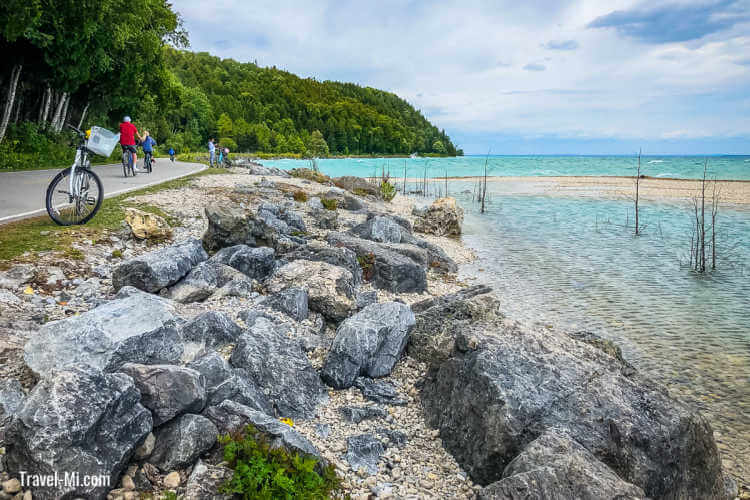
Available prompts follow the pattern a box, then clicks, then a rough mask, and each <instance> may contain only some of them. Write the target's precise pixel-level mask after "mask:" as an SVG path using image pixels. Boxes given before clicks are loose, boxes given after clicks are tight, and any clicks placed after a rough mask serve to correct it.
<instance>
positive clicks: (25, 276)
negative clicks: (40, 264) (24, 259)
mask: <svg viewBox="0 0 750 500" xmlns="http://www.w3.org/2000/svg"><path fill="white" fill-rule="evenodd" d="M32 279H34V266H33V265H32V264H16V265H15V266H13V267H11V268H10V269H8V270H7V271H0V288H7V289H8V290H16V289H18V288H19V287H20V286H21V285H24V284H26V283H28V282H29V281H31V280H32Z"/></svg>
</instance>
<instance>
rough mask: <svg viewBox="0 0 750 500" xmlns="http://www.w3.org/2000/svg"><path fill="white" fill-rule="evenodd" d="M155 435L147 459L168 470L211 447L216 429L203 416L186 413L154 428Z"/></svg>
mask: <svg viewBox="0 0 750 500" xmlns="http://www.w3.org/2000/svg"><path fill="white" fill-rule="evenodd" d="M154 435H155V436H156V443H155V444H154V451H153V453H151V456H150V457H149V462H150V463H152V464H154V465H155V466H157V467H158V468H159V469H160V470H161V471H162V472H165V473H167V472H171V471H173V470H175V469H182V468H184V467H187V466H189V465H192V464H193V463H194V462H195V461H196V460H198V458H199V457H200V456H201V455H202V454H204V453H205V452H207V451H208V450H210V449H211V448H212V447H213V445H214V444H215V443H216V438H217V437H218V435H219V431H218V430H217V429H216V426H215V425H214V424H213V422H211V421H210V420H209V419H207V418H206V417H203V416H201V415H193V414H192V413H186V414H184V415H181V416H179V417H177V418H175V419H173V420H171V421H169V422H168V423H167V424H166V425H163V426H161V427H159V428H158V429H156V431H154Z"/></svg>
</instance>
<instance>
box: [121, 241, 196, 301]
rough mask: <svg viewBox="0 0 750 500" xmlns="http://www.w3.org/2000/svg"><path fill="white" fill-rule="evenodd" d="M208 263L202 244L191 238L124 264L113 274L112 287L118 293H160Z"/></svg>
mask: <svg viewBox="0 0 750 500" xmlns="http://www.w3.org/2000/svg"><path fill="white" fill-rule="evenodd" d="M206 259H208V255H207V254H206V251H205V250H203V247H202V246H201V242H200V241H199V240H196V239H195V238H190V239H188V240H185V241H182V242H180V243H176V244H174V245H171V246H168V247H165V248H160V249H158V250H154V251H153V252H149V253H147V254H144V255H141V256H138V257H135V258H133V259H130V260H127V261H125V262H123V263H122V264H120V265H119V266H117V267H115V268H114V270H113V271H112V286H113V287H114V288H115V291H118V290H119V289H120V288H122V287H124V286H134V287H135V288H138V289H139V290H144V291H146V292H151V293H154V292H158V291H159V290H161V289H162V288H166V287H168V286H170V285H174V284H175V283H177V282H178V281H180V279H182V277H183V276H185V275H186V274H187V273H189V272H190V270H191V269H192V268H193V267H195V266H196V265H197V264H198V263H199V262H203V261H204V260H206Z"/></svg>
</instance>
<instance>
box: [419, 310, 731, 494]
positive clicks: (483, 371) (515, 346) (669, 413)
mask: <svg viewBox="0 0 750 500" xmlns="http://www.w3.org/2000/svg"><path fill="white" fill-rule="evenodd" d="M479 326H480V327H483V328H477V331H481V330H485V331H487V332H488V333H487V334H484V335H481V334H479V333H476V332H475V334H476V335H477V341H478V342H477V343H476V344H475V348H474V349H466V350H460V349H456V350H454V351H453V354H452V355H451V357H449V358H448V359H447V360H444V361H442V362H439V363H436V364H435V365H433V367H432V369H430V371H429V372H428V375H427V377H426V380H425V384H424V387H423V389H422V402H423V405H424V408H425V414H426V417H427V421H428V423H429V424H430V425H431V426H433V427H436V428H438V429H440V437H441V439H442V441H443V445H444V446H445V448H446V449H447V450H448V451H450V452H451V453H452V454H453V456H454V457H455V458H456V460H457V461H458V463H459V464H460V465H461V466H462V468H464V470H466V471H467V472H468V473H469V474H470V475H471V477H472V479H473V480H474V481H475V482H477V483H479V484H483V485H486V484H490V483H492V482H495V481H498V480H500V479H502V471H503V470H504V469H505V468H506V467H507V466H508V464H510V463H511V461H512V460H513V459H514V458H515V457H516V456H517V455H518V452H519V451H520V450H523V449H524V448H526V447H527V446H528V445H529V443H531V442H532V441H534V440H535V439H536V438H537V437H538V436H539V435H540V434H542V433H543V432H544V431H546V430H552V429H554V430H556V431H557V432H561V433H564V434H565V435H567V436H569V437H570V439H572V440H574V441H576V442H577V443H578V444H580V445H581V446H582V447H583V448H585V449H586V450H588V452H589V453H591V454H592V455H593V456H594V457H596V458H597V459H598V460H600V461H601V462H603V463H605V464H606V465H607V466H608V467H609V468H610V469H612V471H613V472H614V473H615V474H617V475H618V476H619V477H620V478H621V479H622V480H623V481H625V482H627V483H632V484H634V485H636V486H638V487H640V488H642V489H643V490H644V492H645V494H646V495H647V496H649V497H653V498H665V497H666V498H689V497H691V498H722V497H723V495H724V493H723V478H722V472H721V461H720V458H719V453H718V451H717V448H716V443H715V442H714V438H713V432H712V430H711V426H710V425H709V424H708V423H707V422H706V420H705V419H704V418H703V417H702V416H700V415H699V414H697V413H695V412H694V411H693V410H691V409H690V408H688V407H687V406H685V405H683V404H682V403H680V402H678V401H675V400H673V399H671V397H670V396H669V394H668V393H667V391H666V390H665V389H664V388H663V387H661V386H659V385H657V384H655V383H654V382H652V381H650V380H649V379H647V378H645V377H642V376H640V375H639V374H637V373H633V372H630V371H624V370H623V368H624V367H623V365H622V363H621V362H619V361H618V360H617V359H615V358H613V357H611V356H609V355H608V354H605V353H604V352H602V351H601V350H599V349H596V348H594V347H592V346H590V345H588V344H586V343H583V342H578V341H576V340H574V339H571V338H570V337H568V336H567V335H564V334H559V333H557V332H554V331H544V332H541V331H536V330H528V331H526V330H521V329H519V328H517V327H513V326H509V325H506V324H495V325H482V324H481V323H479Z"/></svg>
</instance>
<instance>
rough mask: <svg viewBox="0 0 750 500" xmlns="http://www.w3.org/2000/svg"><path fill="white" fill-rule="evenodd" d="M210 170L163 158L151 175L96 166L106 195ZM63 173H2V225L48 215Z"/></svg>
mask: <svg viewBox="0 0 750 500" xmlns="http://www.w3.org/2000/svg"><path fill="white" fill-rule="evenodd" d="M139 163H140V162H139ZM204 168H206V166H205V165H201V164H200V163H184V162H175V163H172V162H170V161H169V159H168V158H166V159H165V158H159V159H157V160H156V164H155V165H154V171H153V172H151V173H150V174H138V175H136V176H135V177H123V175H122V165H119V164H118V165H97V166H95V167H93V170H94V172H96V173H97V175H98V176H99V178H100V179H101V180H102V185H103V186H104V196H105V197H110V196H114V195H116V194H120V193H124V192H126V191H132V190H134V189H138V188H142V187H145V186H150V185H152V184H158V183H160V182H164V181H168V180H171V179H176V178H178V177H183V176H185V175H188V174H192V173H193V172H198V171H199V170H203V169H204ZM60 170H62V169H58V170H26V171H23V172H2V173H0V224H2V223H4V222H10V221H12V220H16V219H22V218H24V217H30V216H33V215H39V214H42V213H46V209H45V201H44V196H45V193H46V192H47V186H48V185H49V183H50V181H51V180H52V179H53V178H54V177H55V175H57V173H58V172H59V171H60Z"/></svg>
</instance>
